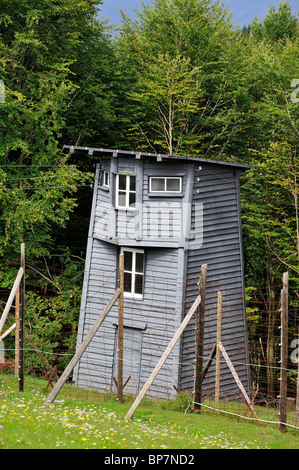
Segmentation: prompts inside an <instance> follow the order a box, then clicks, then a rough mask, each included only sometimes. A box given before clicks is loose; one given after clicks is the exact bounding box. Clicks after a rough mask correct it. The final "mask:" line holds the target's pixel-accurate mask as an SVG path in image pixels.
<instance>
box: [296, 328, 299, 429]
mask: <svg viewBox="0 0 299 470" xmlns="http://www.w3.org/2000/svg"><path fill="white" fill-rule="evenodd" d="M298 338H299V334H298ZM298 425H299V357H298V374H297V392H296V426H298Z"/></svg>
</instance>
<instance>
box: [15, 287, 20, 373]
mask: <svg viewBox="0 0 299 470" xmlns="http://www.w3.org/2000/svg"><path fill="white" fill-rule="evenodd" d="M15 321H16V331H15V376H16V377H18V375H19V367H20V288H18V290H17V292H16V298H15Z"/></svg>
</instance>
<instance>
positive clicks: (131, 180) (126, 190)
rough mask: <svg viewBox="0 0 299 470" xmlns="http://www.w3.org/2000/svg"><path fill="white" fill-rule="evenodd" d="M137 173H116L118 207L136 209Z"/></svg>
mask: <svg viewBox="0 0 299 470" xmlns="http://www.w3.org/2000/svg"><path fill="white" fill-rule="evenodd" d="M135 206H136V175H116V207H117V208H119V209H135Z"/></svg>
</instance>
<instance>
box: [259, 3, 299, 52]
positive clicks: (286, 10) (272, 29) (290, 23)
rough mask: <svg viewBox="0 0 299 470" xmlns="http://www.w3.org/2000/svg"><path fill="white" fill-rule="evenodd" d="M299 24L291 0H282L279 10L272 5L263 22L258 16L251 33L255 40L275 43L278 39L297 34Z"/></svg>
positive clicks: (288, 37) (289, 37) (290, 37)
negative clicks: (284, 0)
mask: <svg viewBox="0 0 299 470" xmlns="http://www.w3.org/2000/svg"><path fill="white" fill-rule="evenodd" d="M297 31H298V24H297V19H296V15H293V14H292V9H291V6H290V5H289V2H287V1H286V2H280V4H279V7H278V9H277V11H276V10H275V7H274V6H273V5H271V6H270V7H269V10H268V13H267V15H266V16H265V19H264V20H263V22H261V21H260V20H259V19H258V18H257V17H255V19H254V20H253V22H252V25H251V34H252V38H253V40H255V41H262V40H266V41H269V42H270V43H272V44H273V43H275V42H276V41H278V40H280V39H281V40H285V39H292V38H294V37H295V36H296V34H297Z"/></svg>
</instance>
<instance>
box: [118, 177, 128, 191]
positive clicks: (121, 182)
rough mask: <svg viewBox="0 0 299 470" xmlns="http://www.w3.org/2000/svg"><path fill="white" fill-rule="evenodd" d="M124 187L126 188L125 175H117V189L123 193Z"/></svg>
mask: <svg viewBox="0 0 299 470" xmlns="http://www.w3.org/2000/svg"><path fill="white" fill-rule="evenodd" d="M126 187H127V177H126V175H118V188H119V189H122V190H124V191H125V190H126Z"/></svg>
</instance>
